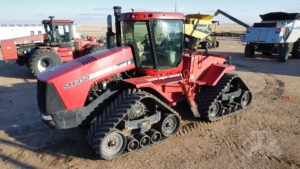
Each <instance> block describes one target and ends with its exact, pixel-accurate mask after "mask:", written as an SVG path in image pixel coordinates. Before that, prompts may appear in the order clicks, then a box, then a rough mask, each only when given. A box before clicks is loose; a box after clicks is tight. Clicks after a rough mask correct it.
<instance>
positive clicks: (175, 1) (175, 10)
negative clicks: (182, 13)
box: [175, 0, 177, 13]
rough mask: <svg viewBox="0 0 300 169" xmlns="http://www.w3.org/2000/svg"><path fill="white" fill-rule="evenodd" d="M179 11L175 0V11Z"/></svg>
mask: <svg viewBox="0 0 300 169" xmlns="http://www.w3.org/2000/svg"><path fill="white" fill-rule="evenodd" d="M176 12H177V0H175V13H176Z"/></svg>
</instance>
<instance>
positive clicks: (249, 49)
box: [245, 44, 255, 58]
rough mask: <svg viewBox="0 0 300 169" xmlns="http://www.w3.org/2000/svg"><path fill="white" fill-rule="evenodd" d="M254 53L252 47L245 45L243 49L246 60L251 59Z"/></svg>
mask: <svg viewBox="0 0 300 169" xmlns="http://www.w3.org/2000/svg"><path fill="white" fill-rule="evenodd" d="M254 53H255V49H254V46H253V45H250V44H247V45H246V47H245V56H246V57H248V58H253V57H254Z"/></svg>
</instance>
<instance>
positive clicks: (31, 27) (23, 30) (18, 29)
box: [0, 24, 45, 46]
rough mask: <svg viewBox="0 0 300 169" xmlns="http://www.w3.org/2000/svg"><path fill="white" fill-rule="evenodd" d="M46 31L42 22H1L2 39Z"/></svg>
mask: <svg viewBox="0 0 300 169" xmlns="http://www.w3.org/2000/svg"><path fill="white" fill-rule="evenodd" d="M43 33H45V31H44V28H43V25H42V24H0V46H1V40H5V39H12V38H18V37H24V36H31V35H38V34H43Z"/></svg>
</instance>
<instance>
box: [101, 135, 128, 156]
mask: <svg viewBox="0 0 300 169" xmlns="http://www.w3.org/2000/svg"><path fill="white" fill-rule="evenodd" d="M125 147H126V137H125V136H124V135H123V134H122V133H121V132H120V131H118V130H114V131H112V132H110V133H108V134H107V135H106V136H105V137H104V138H103V139H102V140H101V142H100V147H99V154H100V155H101V156H102V157H103V158H105V159H112V158H114V157H115V156H118V155H119V154H121V153H122V152H123V150H124V149H125Z"/></svg>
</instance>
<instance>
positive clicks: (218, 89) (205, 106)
mask: <svg viewBox="0 0 300 169" xmlns="http://www.w3.org/2000/svg"><path fill="white" fill-rule="evenodd" d="M235 78H239V77H238V76H237V75H233V74H225V75H224V76H223V77H222V78H221V79H220V81H219V82H218V84H217V85H216V86H214V87H209V88H208V86H204V87H203V90H202V91H203V92H202V91H201V92H200V93H199V95H197V96H196V100H197V102H198V103H199V104H198V105H199V111H200V114H201V116H202V118H205V119H206V120H208V121H209V122H214V121H218V120H221V119H223V118H225V117H228V116H232V115H234V114H236V113H238V112H240V111H241V110H243V109H240V110H238V111H236V112H232V113H229V114H227V115H223V116H218V117H214V118H210V117H208V113H207V112H208V110H209V107H210V106H211V105H212V103H213V102H214V101H216V100H217V99H218V98H219V97H220V96H221V95H222V93H224V91H225V90H226V87H227V86H228V85H230V83H231V81H232V80H233V79H235ZM239 79H240V78H239ZM240 80H241V79H240ZM241 81H242V80H241ZM242 82H243V81H242ZM244 84H245V83H244ZM243 90H245V89H243ZM247 90H248V91H250V90H249V88H248V87H247Z"/></svg>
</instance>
